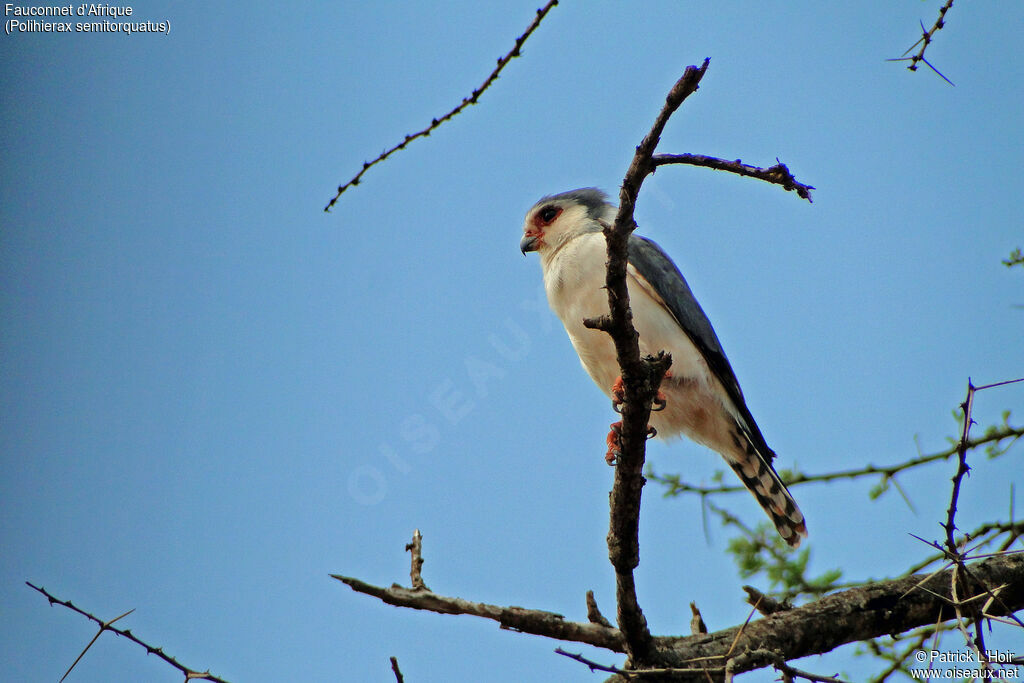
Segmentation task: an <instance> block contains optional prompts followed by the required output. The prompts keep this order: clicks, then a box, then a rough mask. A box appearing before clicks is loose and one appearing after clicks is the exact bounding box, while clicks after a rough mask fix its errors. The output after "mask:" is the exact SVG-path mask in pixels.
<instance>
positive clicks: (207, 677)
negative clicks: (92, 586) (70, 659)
mask: <svg viewBox="0 0 1024 683" xmlns="http://www.w3.org/2000/svg"><path fill="white" fill-rule="evenodd" d="M25 583H26V584H27V585H28V586H29V588H32V589H33V590H35V591H38V592H39V593H42V594H43V595H44V596H46V599H47V600H49V601H50V604H51V605H60V606H62V607H67V608H68V609H69V610H71V611H72V612H77V613H78V614H81V615H82V616H83V617H85V618H86V619H89V620H90V621H93V622H95V623H96V624H97V625H98V626H99V627H100V630H99V633H97V634H96V636H95V637H94V638H93V639H92V641H91V642H90V643H89V645H87V646H86V648H85V650H83V651H82V654H80V655H78V659H76V660H75V662H74V664H72V665H71V668H69V669H68V670H67V673H65V674H64V678H67V675H68V674H69V673H71V669H73V668H75V665H76V664H78V662H79V660H81V659H82V656H83V655H85V652H86V650H88V649H89V648H90V647H92V644H93V643H95V642H96V639H97V638H99V637H100V635H101V634H102V633H103V632H104V631H110V632H111V633H116V634H117V635H119V636H122V637H124V638H127V639H128V640H130V641H132V642H133V643H135V644H136V645H141V646H142V647H144V648H146V653H147V654H151V655H156V656H157V657H159V658H160V659H162V660H164V661H165V662H167V663H168V664H170V665H171V666H173V667H174V668H175V669H177V670H178V671H180V672H181V673H183V674H184V675H185V679H186V680H201V681H215V682H219V683H227V681H225V680H224V679H223V678H220V677H218V676H214V675H213V674H211V673H210V672H209V671H196V670H195V669H190V668H188V667H187V666H185V665H184V664H181V663H180V662H179V661H178V660H176V659H175V658H174V657H171V656H170V655H168V654H166V653H164V651H163V648H159V647H153V646H152V645H150V644H148V643H146V642H145V641H142V640H140V639H138V638H136V637H135V636H134V635H132V632H131V631H129V630H127V629H123V630H122V629H119V628H117V627H116V626H113V623H114V622H115V621H117V620H118V619H121V618H123V617H125V616H127V615H129V614H131V613H132V612H133V611H134V610H129V611H127V612H125V613H124V614H122V615H121V616H120V617H117V618H116V619H111V620H110V621H103V620H101V619H100V618H99V617H96V616H94V615H92V614H90V613H89V612H86V611H85V610H83V609H81V608H79V607H77V606H75V605H73V604H72V603H71V601H70V600H61V599H60V598H57V597H54V596H53V595H52V594H51V593H49V592H48V591H47V590H46V589H45V588H41V587H39V586H36V585H34V584H32V583H31V582H29V581H26V582H25ZM64 678H61V680H64Z"/></svg>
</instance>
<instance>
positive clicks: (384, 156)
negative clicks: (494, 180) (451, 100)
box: [324, 0, 558, 211]
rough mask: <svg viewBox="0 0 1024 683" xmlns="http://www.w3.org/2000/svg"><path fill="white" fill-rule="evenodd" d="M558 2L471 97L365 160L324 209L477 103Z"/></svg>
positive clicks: (550, 4) (537, 18)
mask: <svg viewBox="0 0 1024 683" xmlns="http://www.w3.org/2000/svg"><path fill="white" fill-rule="evenodd" d="M557 4H558V0H550V1H549V2H548V4H546V5H544V6H543V7H541V8H540V9H539V10H537V16H535V17H534V18H533V21H532V22H530V25H529V26H527V27H526V31H525V32H524V33H523V35H521V36H519V37H518V38H516V44H515V46H514V47H513V48H512V49H511V50H509V52H508V53H506V54H505V55H504V56H503V57H499V58H498V66H496V67H495V69H494V71H492V72H491V74H490V75H489V76H488V77H487V80H485V81H484V82H483V85H481V86H480V87H479V88H477V89H476V90H474V91H473V92H472V93H471V94H470V95H469V97H464V98H462V102H460V103H459V104H458V105H457V106H456V107H455V108H454V109H452V110H451V111H449V112H448V113H447V114H445V115H444V116H442V117H440V118H436V119H433V120H431V122H430V125H429V126H427V127H426V128H424V129H423V130H420V131H418V132H416V133H409V134H408V135H406V136H405V138H404V139H403V140H402V141H401V142H399V143H398V144H397V145H395V146H393V147H391V148H390V149H387V150H384V151H383V152H381V153H380V156H378V157H377V158H376V159H374V160H373V161H364V162H363V167H362V168H361V169H360V170H359V172H358V173H356V174H355V176H353V177H352V179H351V180H349V181H348V182H347V183H345V184H344V185H339V186H338V192H337V194H335V195H334V197H332V198H331V200H330V201H329V202H327V206H325V207H324V211H330V210H331V207H333V206H334V205H335V204H336V203H337V202H338V199H339V198H340V197H341V194H342V193H343V192H344V191H345V190H347V189H349V188H350V187H354V186H356V185H358V184H359V181H360V180H362V177H363V174H364V173H366V172H367V171H368V170H370V169H371V168H372V167H374V166H376V165H377V164H379V163H380V162H382V161H384V160H385V159H387V158H388V157H389V156H391V155H392V154H394V153H395V152H397V151H398V150H400V149H405V146H406V145H408V144H409V143H410V142H412V141H413V140H415V139H417V138H425V137H427V136H428V135H430V134H431V133H432V132H433V131H434V130H435V129H436V128H437V127H438V126H440V125H441V124H442V123H444V122H446V121H449V120H450V119H452V118H454V117H455V116H457V115H458V114H460V113H461V112H462V110H463V109H465V108H466V107H468V106H469V105H471V104H476V103H477V101H478V100H479V99H480V96H481V95H483V94H484V91H486V90H487V89H488V88H489V87H491V84H492V83H494V81H496V80H498V75H499V74H501V71H502V69H504V68H505V67H506V66H507V65H508V63H509V62H511V61H512V60H513V59H515V58H516V57H518V56H519V53H520V50H521V48H522V47H523V43H525V42H526V39H527V38H529V37H530V35H531V34H532V33H533V32H534V31H535V30H537V27H538V26H540V22H541V21H543V20H544V17H545V16H547V13H548V12H550V11H551V8H552V7H554V6H555V5H557Z"/></svg>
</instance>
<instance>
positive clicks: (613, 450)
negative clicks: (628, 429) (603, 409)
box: [604, 422, 622, 466]
mask: <svg viewBox="0 0 1024 683" xmlns="http://www.w3.org/2000/svg"><path fill="white" fill-rule="evenodd" d="M608 427H609V430H608V439H607V442H608V452H607V453H606V454H605V456H604V461H605V462H606V463H608V464H609V465H612V466H614V465H615V461H616V460H618V458H619V455H621V454H622V450H621V448H622V445H621V444H620V443H619V435H620V434H622V423H621V422H613V423H611V424H610V425H608Z"/></svg>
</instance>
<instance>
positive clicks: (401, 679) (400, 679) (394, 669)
mask: <svg viewBox="0 0 1024 683" xmlns="http://www.w3.org/2000/svg"><path fill="white" fill-rule="evenodd" d="M391 673H393V674H395V683H405V676H403V675H402V670H401V669H399V668H398V657H392V658H391Z"/></svg>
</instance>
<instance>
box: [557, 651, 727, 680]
mask: <svg viewBox="0 0 1024 683" xmlns="http://www.w3.org/2000/svg"><path fill="white" fill-rule="evenodd" d="M555 654H560V655H562V656H563V657H568V658H569V659H572V660H575V661H577V662H579V663H580V664H585V665H586V666H587V668H589V669H590V670H591V671H604V672H605V673H610V674H616V675H618V676H622V677H623V678H625V679H627V680H634V679H638V678H644V677H647V676H651V677H654V676H658V677H663V676H671V675H673V674H676V675H678V674H702V673H706V672H711V671H721V670H722V667H721V666H718V667H685V668H683V667H674V668H651V669H620V668H618V667H616V666H609V665H607V664H600V663H598V662H595V661H594V660H592V659H587V658H586V657H584V656H583V655H582V654H581V653H579V652H568V651H566V650H563V649H562V648H560V647H556V648H555Z"/></svg>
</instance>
